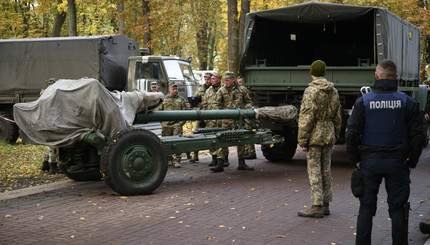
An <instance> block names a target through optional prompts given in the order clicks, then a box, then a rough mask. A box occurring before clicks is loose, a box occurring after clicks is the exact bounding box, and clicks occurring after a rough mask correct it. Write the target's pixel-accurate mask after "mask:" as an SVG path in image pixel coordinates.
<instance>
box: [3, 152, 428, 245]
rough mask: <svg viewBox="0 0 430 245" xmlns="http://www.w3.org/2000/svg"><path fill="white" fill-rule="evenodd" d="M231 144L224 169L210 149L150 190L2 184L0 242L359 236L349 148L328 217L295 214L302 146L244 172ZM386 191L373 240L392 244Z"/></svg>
mask: <svg viewBox="0 0 430 245" xmlns="http://www.w3.org/2000/svg"><path fill="white" fill-rule="evenodd" d="M231 149H234V148H231ZM231 152H232V153H233V155H232V156H230V161H231V163H232V165H231V166H230V167H228V168H227V169H226V171H225V172H224V173H217V174H215V173H210V171H209V170H208V168H207V164H208V163H209V162H210V159H209V156H206V157H201V160H200V163H198V164H188V163H186V161H184V164H183V167H182V168H180V169H174V168H171V169H169V171H168V173H167V176H166V180H165V181H164V183H163V184H162V186H161V187H160V188H159V189H157V190H156V191H155V193H154V194H152V195H148V196H130V197H127V198H126V197H121V196H120V195H118V194H117V193H115V192H114V191H112V190H111V189H110V188H108V187H107V186H106V185H105V184H104V183H103V182H90V183H76V182H71V184H68V183H62V184H58V187H59V188H57V189H53V188H49V189H46V190H45V191H44V189H43V188H40V187H39V189H38V190H36V191H33V192H34V193H33V194H32V193H31V192H29V195H25V194H22V192H21V191H18V192H15V194H16V193H18V194H16V195H13V194H14V192H11V193H1V194H0V244H40V243H44V244H59V243H61V244H88V243H91V244H293V245H294V244H329V245H332V244H354V239H355V237H354V232H355V225H356V224H355V222H356V218H357V213H358V205H359V203H358V200H357V199H356V198H354V197H353V196H352V194H351V193H350V188H349V183H350V182H349V177H350V173H351V171H352V169H353V166H352V165H351V164H350V163H348V162H347V160H346V157H345V150H344V148H343V147H337V149H336V150H335V153H334V156H333V167H332V171H333V191H334V200H333V202H332V203H331V212H332V214H331V215H330V216H327V217H324V218H322V219H312V218H302V217H298V216H297V212H298V211H299V210H301V209H302V208H303V206H305V205H307V206H310V197H309V184H308V179H307V173H306V161H305V155H304V154H303V153H302V152H298V153H297V154H296V156H295V157H294V159H293V161H292V162H290V163H270V162H267V161H266V160H264V159H263V157H262V154H261V152H258V157H259V159H257V160H251V161H248V163H249V165H252V166H254V167H255V171H253V172H247V171H237V170H236V169H235V167H236V166H237V160H236V154H235V152H234V150H232V151H231ZM428 155H430V150H429V149H428V148H426V149H425V151H424V156H423V157H422V159H421V162H420V163H419V165H418V167H417V169H416V170H414V171H413V172H412V176H411V179H412V184H411V187H412V191H411V197H410V202H411V207H412V210H411V213H410V222H409V230H410V236H409V237H410V244H424V242H425V241H426V239H427V236H426V235H423V234H421V233H420V232H419V230H418V228H417V225H418V222H419V221H422V220H424V219H425V218H426V217H427V218H428V217H429V216H430V203H429V195H430V192H429V187H430V178H429V174H430V163H429V158H430V156H428ZM50 186H51V187H52V185H50ZM26 191H28V190H26ZM385 200H386V194H385V190H384V189H383V188H381V190H380V194H379V199H378V211H377V214H376V217H375V218H374V229H373V238H372V239H373V244H391V237H390V236H391V231H390V220H389V219H388V207H387V204H386V203H385Z"/></svg>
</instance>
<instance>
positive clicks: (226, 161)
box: [224, 156, 230, 168]
mask: <svg viewBox="0 0 430 245" xmlns="http://www.w3.org/2000/svg"><path fill="white" fill-rule="evenodd" d="M228 166H230V162H229V161H228V156H226V157H225V160H224V168H226V167H228Z"/></svg>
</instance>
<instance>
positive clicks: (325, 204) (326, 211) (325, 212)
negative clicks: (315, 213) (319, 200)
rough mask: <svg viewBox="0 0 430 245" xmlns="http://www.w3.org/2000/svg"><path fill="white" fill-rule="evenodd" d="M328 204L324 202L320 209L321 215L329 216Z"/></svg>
mask: <svg viewBox="0 0 430 245" xmlns="http://www.w3.org/2000/svg"><path fill="white" fill-rule="evenodd" d="M329 206H330V205H329V203H328V202H325V203H324V205H323V207H322V209H323V213H324V215H330V208H329Z"/></svg>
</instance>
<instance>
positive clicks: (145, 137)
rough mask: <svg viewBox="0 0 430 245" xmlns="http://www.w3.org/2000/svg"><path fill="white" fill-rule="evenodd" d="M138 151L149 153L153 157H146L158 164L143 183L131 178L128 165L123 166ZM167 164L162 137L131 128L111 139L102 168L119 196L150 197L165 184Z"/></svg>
mask: <svg viewBox="0 0 430 245" xmlns="http://www.w3.org/2000/svg"><path fill="white" fill-rule="evenodd" d="M135 147H142V148H144V149H145V150H147V152H149V154H147V155H145V156H148V157H149V158H150V160H151V162H153V163H155V164H154V165H153V166H152V168H151V171H148V174H145V175H147V176H145V177H144V179H143V180H140V179H136V178H134V177H135V176H130V173H129V172H127V169H126V166H125V164H126V163H122V162H121V160H122V159H124V158H125V157H126V156H127V154H128V152H129V151H131V152H134V149H135ZM167 163H168V161H167V153H166V149H165V148H164V146H163V145H162V142H161V140H160V138H159V137H157V136H156V135H155V134H154V133H152V132H150V131H148V130H144V129H139V128H127V129H124V130H122V131H120V132H118V133H117V134H115V135H114V136H112V137H111V138H110V139H109V141H108V142H107V144H106V146H105V147H104V149H103V152H102V156H101V166H100V167H101V171H102V175H103V178H104V181H105V183H106V184H107V185H108V186H110V187H111V188H112V189H113V190H114V191H116V192H118V193H119V194H121V195H125V196H130V195H142V194H143V195H149V194H151V193H152V192H153V191H154V190H155V189H157V188H158V187H159V186H160V185H161V183H162V182H163V181H164V178H165V177H166V173H167ZM146 166H148V165H145V167H146ZM128 168H131V167H129V166H128ZM127 174H128V175H127ZM137 177H138V176H137ZM133 178H134V179H133Z"/></svg>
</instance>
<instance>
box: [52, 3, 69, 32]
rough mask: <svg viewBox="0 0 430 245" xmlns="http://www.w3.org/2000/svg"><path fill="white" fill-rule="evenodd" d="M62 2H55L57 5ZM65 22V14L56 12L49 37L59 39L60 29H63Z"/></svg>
mask: <svg viewBox="0 0 430 245" xmlns="http://www.w3.org/2000/svg"><path fill="white" fill-rule="evenodd" d="M62 2H63V0H57V4H61V3H62ZM65 20H66V13H65V12H57V15H56V16H55V22H54V27H53V28H52V32H51V37H59V36H60V34H61V28H62V27H63V24H64V21H65Z"/></svg>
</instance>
